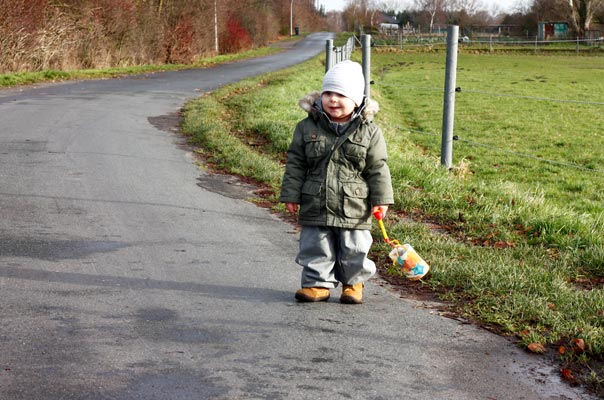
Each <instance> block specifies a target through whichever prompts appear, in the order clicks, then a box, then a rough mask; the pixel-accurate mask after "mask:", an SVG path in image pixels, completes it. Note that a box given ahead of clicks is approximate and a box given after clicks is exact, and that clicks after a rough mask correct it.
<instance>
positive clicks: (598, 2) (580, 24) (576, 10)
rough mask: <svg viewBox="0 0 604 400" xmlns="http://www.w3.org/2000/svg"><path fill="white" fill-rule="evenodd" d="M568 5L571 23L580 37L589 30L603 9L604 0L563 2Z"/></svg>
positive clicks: (571, 0) (566, 0)
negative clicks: (597, 13)
mask: <svg viewBox="0 0 604 400" xmlns="http://www.w3.org/2000/svg"><path fill="white" fill-rule="evenodd" d="M563 1H565V2H566V3H567V4H568V8H569V11H570V21H571V23H572V25H573V28H574V29H575V31H576V32H577V35H579V37H583V35H584V34H585V31H586V30H589V28H590V25H591V23H592V21H593V19H594V16H595V14H596V12H598V10H600V9H601V8H602V7H603V3H604V0H563Z"/></svg>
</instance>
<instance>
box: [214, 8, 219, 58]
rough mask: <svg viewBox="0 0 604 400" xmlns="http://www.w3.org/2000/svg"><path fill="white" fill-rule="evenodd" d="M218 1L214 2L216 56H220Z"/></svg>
mask: <svg viewBox="0 0 604 400" xmlns="http://www.w3.org/2000/svg"><path fill="white" fill-rule="evenodd" d="M217 1H218V0H214V50H215V51H216V55H218V51H219V49H218V6H217V5H216V2H217Z"/></svg>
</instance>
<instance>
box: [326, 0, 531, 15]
mask: <svg viewBox="0 0 604 400" xmlns="http://www.w3.org/2000/svg"><path fill="white" fill-rule="evenodd" d="M531 1H532V0H477V2H478V3H482V4H484V5H485V7H486V8H487V9H488V10H489V11H504V12H512V11H514V10H515V9H516V8H517V6H518V5H526V4H529V3H531ZM392 2H393V1H392V0H389V1H388V3H392ZM398 3H399V4H401V5H402V6H404V5H407V6H409V5H412V4H413V3H414V2H413V0H398ZM318 4H319V5H321V4H323V5H324V6H325V10H326V11H333V10H335V11H341V10H342V9H343V8H344V7H345V6H346V4H348V0H318Z"/></svg>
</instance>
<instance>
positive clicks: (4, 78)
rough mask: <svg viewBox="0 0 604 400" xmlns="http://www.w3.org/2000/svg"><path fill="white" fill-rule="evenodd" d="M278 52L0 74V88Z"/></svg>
mask: <svg viewBox="0 0 604 400" xmlns="http://www.w3.org/2000/svg"><path fill="white" fill-rule="evenodd" d="M278 51H280V49H278V48H277V47H262V48H258V49H254V50H249V51H246V52H243V53H239V54H228V55H219V56H215V57H207V58H202V59H199V60H198V61H197V62H195V63H193V64H162V65H138V66H130V67H121V68H107V69H95V70H74V71H59V70H47V71H40V72H20V73H11V74H0V88H2V87H12V86H17V85H31V84H35V83H42V82H59V81H68V80H76V79H103V78H115V77H119V76H124V75H135V74H144V73H150V72H160V71H174V70H182V69H191V68H205V67H209V66H212V65H216V64H221V63H226V62H233V61H238V60H243V59H247V58H252V57H261V56H265V55H269V54H273V53H275V52H278Z"/></svg>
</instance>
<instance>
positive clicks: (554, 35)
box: [537, 22, 568, 40]
mask: <svg viewBox="0 0 604 400" xmlns="http://www.w3.org/2000/svg"><path fill="white" fill-rule="evenodd" d="M567 37H568V23H566V22H539V31H538V33H537V38H538V39H539V40H550V39H566V38H567Z"/></svg>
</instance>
